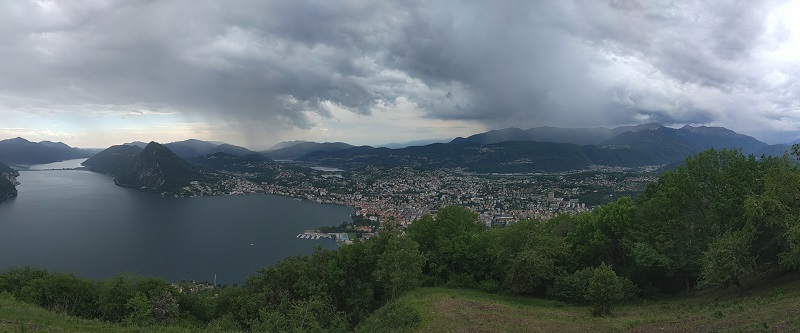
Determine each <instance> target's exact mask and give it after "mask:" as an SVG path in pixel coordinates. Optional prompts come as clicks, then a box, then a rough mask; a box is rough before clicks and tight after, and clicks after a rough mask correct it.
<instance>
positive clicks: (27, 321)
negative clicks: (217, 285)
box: [0, 293, 216, 333]
mask: <svg viewBox="0 0 800 333" xmlns="http://www.w3.org/2000/svg"><path fill="white" fill-rule="evenodd" d="M198 331H199V332H216V331H214V330H198V329H197V328H191V329H190V328H183V327H179V326H158V327H145V328H141V327H131V326H125V325H122V324H113V323H108V322H103V321H99V320H88V319H82V318H77V317H72V316H68V315H66V314H60V313H54V312H50V311H47V310H45V309H42V308H40V307H38V306H35V305H31V304H27V303H23V302H20V301H17V300H14V299H13V298H12V297H11V296H10V295H9V294H7V293H5V294H3V293H0V333H6V332H26V333H32V332H54V333H55V332H86V333H95V332H98V333H127V332H165V333H189V332H198Z"/></svg>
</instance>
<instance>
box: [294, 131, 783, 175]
mask: <svg viewBox="0 0 800 333" xmlns="http://www.w3.org/2000/svg"><path fill="white" fill-rule="evenodd" d="M538 129H539V130H540V129H541V128H538ZM551 129H552V128H551ZM579 130H581V131H582V130H585V129H579ZM590 130H591V132H592V133H599V132H602V131H595V130H596V129H590ZM624 130H626V131H624ZM610 131H623V132H621V133H619V134H617V135H614V136H612V137H610V138H608V139H606V140H603V141H601V142H599V143H597V144H591V145H577V144H571V143H563V142H552V141H551V142H539V141H530V140H521V141H502V142H498V143H492V144H479V143H470V142H468V141H457V140H454V141H455V142H456V143H449V144H431V145H427V146H422V147H407V148H401V149H389V148H372V147H354V148H348V149H344V150H339V151H330V152H321V151H317V152H314V153H311V154H308V155H305V156H302V157H300V158H298V160H300V161H304V162H308V163H312V164H318V165H324V166H329V167H338V168H347V169H351V168H358V167H363V166H367V165H383V166H414V167H428V168H463V169H465V170H467V171H472V172H481V173H492V172H498V173H526V172H540V171H545V172H556V171H567V170H576V169H585V168H588V167H590V166H591V165H603V166H610V167H640V166H651V165H673V164H675V163H679V162H681V161H683V159H684V158H686V157H687V156H690V155H693V154H696V153H698V152H700V151H703V150H705V149H708V148H716V149H722V148H725V149H742V150H743V152H744V153H746V154H749V153H756V152H770V149H771V150H778V149H780V148H783V147H773V146H769V145H767V144H766V143H763V142H761V141H758V140H756V139H754V138H752V137H749V136H746V135H742V134H738V133H736V132H733V131H731V130H728V129H725V128H719V127H703V126H701V127H692V126H684V127H683V128H680V129H674V128H669V127H664V126H660V125H656V124H645V125H641V126H635V127H618V128H615V129H613V130H610ZM524 132H526V131H522V130H519V129H506V130H501V131H496V132H494V133H493V134H491V135H489V136H491V137H492V139H493V140H494V139H498V140H499V138H500V135H499V134H498V133H505V134H508V135H506V136H504V138H509V137H515V135H516V137H520V136H519V135H522V134H524ZM567 132H570V131H563V132H562V133H567ZM487 133H489V132H487ZM521 133H522V134H521ZM537 133H543V132H541V131H539V132H537ZM571 133H573V134H575V133H578V132H575V131H573V132H571ZM484 134H485V133H484ZM505 134H503V135H505ZM489 136H486V137H484V138H488V137H489ZM525 137H527V138H530V137H531V136H525ZM581 137H583V138H587V137H589V136H587V135H583V136H581ZM598 137H599V136H598ZM598 137H595V139H596V138H598ZM561 138H562V139H563V138H565V136H562V137H561ZM459 142H460V143H459ZM783 151H785V149H784V150H781V152H780V154H782V153H783ZM770 155H773V154H770ZM775 155H779V154H775ZM759 156H760V155H759Z"/></svg>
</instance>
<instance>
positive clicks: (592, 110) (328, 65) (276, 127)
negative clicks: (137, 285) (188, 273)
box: [0, 0, 800, 143]
mask: <svg viewBox="0 0 800 333" xmlns="http://www.w3.org/2000/svg"><path fill="white" fill-rule="evenodd" d="M797 15H800V5H799V4H798V3H797V2H794V3H792V2H772V1H763V2H752V1H696V2H692V1H675V2H671V1H657V2H654V1H633V0H631V1H589V0H575V1H486V2H481V1H474V2H473V1H421V0H420V1H414V0H408V1H393V2H374V1H335V2H334V1H299V0H287V1H248V0H241V1H194V0H192V1H190V0H164V1H88V0H87V1H67V2H65V1H4V2H2V3H0V73H2V75H0V116H2V117H10V115H11V114H12V113H13V114H15V115H16V114H28V115H36V117H33V118H37V119H42V118H43V117H46V115H49V114H55V115H62V116H64V115H67V116H68V115H80V117H89V118H91V117H104V116H106V117H107V116H109V115H110V116H120V115H127V116H126V117H127V118H125V119H129V121H130V122H135V121H136V120H135V119H138V118H137V117H136V115H137V114H149V115H158V114H167V115H172V116H171V117H172V118H174V117H177V116H176V115H179V116H180V117H184V118H185V119H191V120H198V119H201V120H202V121H203V122H205V123H207V124H208V123H214V122H219V123H220V124H222V125H220V126H223V127H224V128H226V129H228V130H229V129H236V130H237V131H240V132H241V133H240V134H241V135H242V136H243V137H247V138H249V140H250V141H258V140H260V139H262V138H273V137H275V136H280V133H283V132H291V131H297V130H298V129H299V130H309V131H311V130H315V129H319V128H320V127H322V126H341V128H340V130H344V131H346V130H347V128H348V126H350V127H353V128H354V125H353V124H347V123H342V122H341V121H337V120H341V119H355V120H354V121H358V119H366V118H370V119H371V118H380V119H393V118H397V119H401V118H402V119H407V118H408V117H409V115H413V116H414V117H417V118H421V119H429V120H431V121H432V122H434V123H437V124H445V123H447V121H458V122H459V124H463V123H472V124H475V125H476V126H477V127H475V128H502V127H509V126H516V127H522V128H527V127H532V126H540V125H556V126H565V127H570V126H615V125H621V124H631V123H641V122H649V121H655V122H661V123H664V124H709V125H718V126H726V127H729V128H732V129H734V130H737V131H741V132H744V133H748V134H751V135H755V136H756V137H758V138H760V139H764V140H769V141H789V140H790V139H792V138H794V137H795V136H797V135H798V134H799V133H800V132H798V130H800V102H798V101H799V100H800V89H798V88H800V86H799V85H798V82H799V81H798V77H799V76H800V25H798V24H797V23H794V22H795V21H797V20H796V18H795V17H796V16H797ZM342 110H346V112H349V113H352V114H353V115H355V116H356V117H349V116H347V117H341V116H339V115H341V112H342ZM87 115H91V116H87ZM54 117H55V116H54ZM377 123H380V122H377ZM337 124H338V125H337ZM16 125H17V126H22V125H19V124H16ZM408 125H409V126H412V125H417V122H408ZM394 130H395V131H397V133H396V134H399V133H400V132H401V131H402V126H395V129H394ZM362 132H363V131H362ZM380 134H381V132H380V131H379V129H378V130H376V131H375V132H374V133H367V134H365V135H373V136H374V135H380ZM382 134H383V135H389V136H391V133H382ZM467 134H470V133H463V134H462V135H467ZM352 135H356V136H357V135H359V134H357V133H352ZM419 135H424V134H419ZM436 136H437V135H436V129H435V128H434V129H432V130H431V132H430V134H429V137H436ZM443 136H449V133H448V135H443ZM345 139H347V138H345ZM375 141H376V143H377V142H380V141H393V138H391V137H387V138H386V140H375Z"/></svg>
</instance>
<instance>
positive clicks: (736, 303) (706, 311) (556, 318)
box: [359, 276, 800, 333]
mask: <svg viewBox="0 0 800 333" xmlns="http://www.w3.org/2000/svg"><path fill="white" fill-rule="evenodd" d="M797 313H800V280H798V279H797V277H796V276H795V277H794V278H793V279H787V278H786V277H784V278H783V280H779V281H773V282H772V283H770V284H768V285H765V286H762V287H760V288H757V289H754V290H753V296H751V297H744V296H742V295H741V293H740V292H739V291H738V290H736V288H735V287H732V288H729V289H718V290H712V291H708V292H705V293H703V294H696V295H692V296H679V297H673V298H669V299H664V300H660V301H657V302H646V301H643V302H641V303H639V304H630V305H624V306H620V307H618V308H616V309H615V310H614V313H613V315H612V316H610V317H592V316H591V315H590V314H589V307H586V306H573V305H565V304H563V303H561V302H557V301H550V300H544V299H538V298H528V297H517V296H503V295H497V294H489V293H484V292H479V291H470V290H453V289H442V288H425V289H418V290H416V291H413V292H411V293H409V294H407V295H405V296H403V297H401V298H400V299H398V301H396V302H394V303H390V304H388V305H386V306H384V307H383V308H381V309H379V310H378V311H376V312H375V314H373V315H372V316H371V317H369V318H368V319H367V320H365V321H364V322H363V323H362V325H361V326H359V332H420V333H421V332H486V333H494V332H497V333H499V332H798V331H800V317H798V316H797V315H796V314H797Z"/></svg>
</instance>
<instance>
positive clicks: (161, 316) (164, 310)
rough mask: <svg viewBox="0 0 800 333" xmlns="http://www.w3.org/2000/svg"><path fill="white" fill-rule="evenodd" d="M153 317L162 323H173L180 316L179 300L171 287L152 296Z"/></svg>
mask: <svg viewBox="0 0 800 333" xmlns="http://www.w3.org/2000/svg"><path fill="white" fill-rule="evenodd" d="M150 305H151V306H152V313H153V318H155V319H156V321H158V322H159V323H162V324H172V323H173V322H175V319H176V318H177V317H178V301H176V300H175V296H173V295H172V293H171V292H170V291H169V289H163V290H162V291H161V292H160V293H157V294H155V295H153V296H152V297H150Z"/></svg>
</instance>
